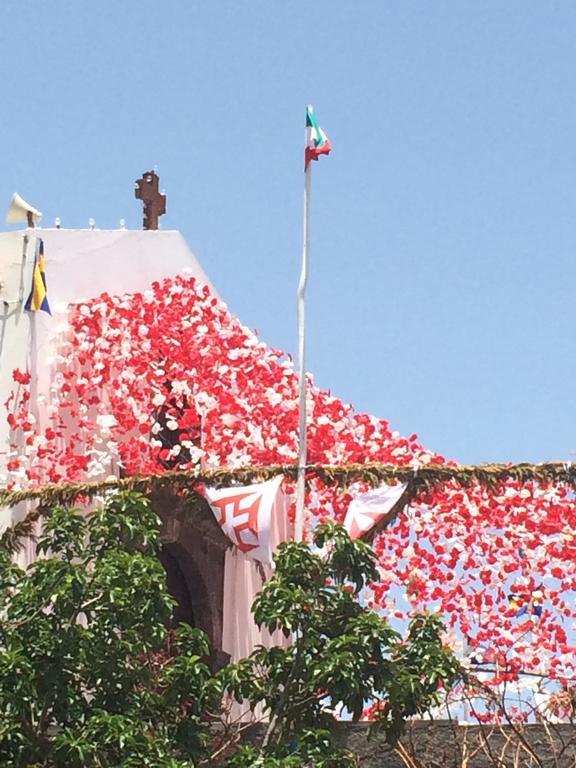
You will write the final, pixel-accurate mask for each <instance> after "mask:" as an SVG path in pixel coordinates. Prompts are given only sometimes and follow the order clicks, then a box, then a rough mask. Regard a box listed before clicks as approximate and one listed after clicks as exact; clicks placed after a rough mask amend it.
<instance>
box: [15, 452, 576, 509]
mask: <svg viewBox="0 0 576 768" xmlns="http://www.w3.org/2000/svg"><path fill="white" fill-rule="evenodd" d="M306 474H307V477H308V478H311V477H316V478H318V479H319V480H320V481H321V482H322V483H323V484H325V485H330V486H333V487H338V488H341V489H344V490H345V489H346V488H347V487H348V486H349V485H350V484H351V483H353V482H356V481H362V482H363V483H366V484H368V485H369V486H370V487H372V488H375V487H377V486H379V485H383V484H384V483H387V484H394V483H407V482H411V486H412V495H413V496H415V495H417V493H419V492H421V491H424V490H427V491H430V490H432V489H433V488H435V487H436V486H438V485H441V484H443V483H448V482H451V481H454V482H456V483H458V485H460V486H462V487H463V488H466V487H468V486H470V485H472V484H474V483H478V484H479V485H483V486H485V487H487V488H491V489H493V488H495V487H496V486H497V485H499V484H500V483H503V482H505V481H506V480H516V481H518V482H520V483H525V482H528V481H530V480H536V481H538V482H540V483H568V484H569V485H571V486H574V488H576V465H574V464H571V463H570V464H567V463H563V462H560V461H550V462H544V463H542V464H527V463H521V464H470V465H462V466H460V465H450V464H442V465H439V464H426V465H422V466H417V467H398V466H396V465H394V464H380V463H378V462H375V463H369V464H342V465H340V466H334V465H329V464H309V465H308V466H307V468H306ZM277 475H284V476H285V477H286V478H289V479H290V480H292V481H293V480H295V478H296V475H297V466H296V465H295V464H274V465H271V466H262V467H241V468H238V469H213V470H207V471H202V470H179V471H171V472H164V473H163V474H161V475H143V476H139V475H133V476H131V477H124V478H119V479H110V480H103V481H100V482H95V483H53V484H49V485H45V486H42V487H40V488H27V489H25V490H21V491H13V490H10V489H8V488H0V504H1V505H3V506H7V507H13V506H15V505H16V504H19V503H20V502H22V501H33V500H37V501H39V502H40V504H41V506H45V507H51V506H55V505H57V504H62V505H67V504H71V503H73V502H74V501H76V499H78V498H79V497H85V498H87V499H92V498H94V497H95V496H99V495H101V494H102V493H106V492H108V491H140V492H142V493H150V492H151V491H152V490H154V489H155V488H159V487H169V488H171V489H173V490H175V491H183V490H193V489H194V486H196V485H197V484H199V483H201V484H204V485H210V486H213V487H215V488H224V487H227V486H234V485H246V484H249V483H255V482H256V483H259V482H264V481H265V480H270V479H271V478H272V477H275V476H277Z"/></svg>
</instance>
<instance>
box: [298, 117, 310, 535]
mask: <svg viewBox="0 0 576 768" xmlns="http://www.w3.org/2000/svg"><path fill="white" fill-rule="evenodd" d="M306 133H307V134H308V130H307V131H306ZM306 138H307V143H308V135H307V137H306ZM311 181H312V163H311V162H308V166H307V167H306V171H305V174H304V238H303V245H302V269H301V271H300V282H299V284H298V364H299V390H300V392H299V399H298V408H299V425H298V478H297V482H296V519H295V526H294V528H295V530H294V538H295V540H296V541H302V539H303V537H304V496H305V493H306V323H305V304H304V298H305V294H306V283H307V281H308V255H309V244H310V187H311Z"/></svg>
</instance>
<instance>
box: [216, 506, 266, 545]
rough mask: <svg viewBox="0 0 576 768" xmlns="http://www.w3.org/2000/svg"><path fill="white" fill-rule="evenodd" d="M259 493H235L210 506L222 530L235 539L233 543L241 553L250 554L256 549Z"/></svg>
mask: <svg viewBox="0 0 576 768" xmlns="http://www.w3.org/2000/svg"><path fill="white" fill-rule="evenodd" d="M261 501H262V494H261V493H254V492H252V493H237V494H231V495H230V496H225V497H224V498H221V499H215V500H214V501H211V502H210V506H211V507H212V509H213V510H214V512H215V514H216V515H217V516H218V515H219V518H218V522H219V523H220V525H221V526H222V528H223V529H224V530H225V531H226V532H227V533H228V535H229V536H230V537H232V535H233V536H234V538H235V539H236V541H235V542H234V543H235V544H236V546H237V547H238V549H239V550H240V551H241V552H250V551H251V550H252V549H256V548H257V547H258V543H259V542H258V512H259V510H260V502H261Z"/></svg>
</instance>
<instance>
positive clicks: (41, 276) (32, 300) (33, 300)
mask: <svg viewBox="0 0 576 768" xmlns="http://www.w3.org/2000/svg"><path fill="white" fill-rule="evenodd" d="M24 309H25V310H26V311H27V312H38V311H39V310H42V311H43V312H48V314H49V315H51V314H52V312H50V305H49V304H48V292H47V289H46V265H45V264H44V241H43V240H42V239H41V238H39V237H38V238H37V239H36V251H35V253H34V272H33V276H32V290H31V291H30V296H28V299H27V301H26V304H25V305H24Z"/></svg>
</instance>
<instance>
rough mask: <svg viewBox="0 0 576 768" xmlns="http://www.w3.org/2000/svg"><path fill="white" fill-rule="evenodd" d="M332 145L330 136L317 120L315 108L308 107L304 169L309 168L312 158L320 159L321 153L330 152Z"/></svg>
mask: <svg viewBox="0 0 576 768" xmlns="http://www.w3.org/2000/svg"><path fill="white" fill-rule="evenodd" d="M331 149H332V146H331V145H330V141H329V139H328V136H326V134H325V133H324V131H323V130H322V128H320V126H319V125H318V123H317V122H316V118H315V117H314V110H313V109H312V107H311V106H308V107H307V109H306V150H305V152H304V170H306V168H308V164H309V163H310V160H318V158H319V157H320V155H327V154H329V152H330V150H331Z"/></svg>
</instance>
